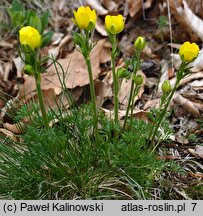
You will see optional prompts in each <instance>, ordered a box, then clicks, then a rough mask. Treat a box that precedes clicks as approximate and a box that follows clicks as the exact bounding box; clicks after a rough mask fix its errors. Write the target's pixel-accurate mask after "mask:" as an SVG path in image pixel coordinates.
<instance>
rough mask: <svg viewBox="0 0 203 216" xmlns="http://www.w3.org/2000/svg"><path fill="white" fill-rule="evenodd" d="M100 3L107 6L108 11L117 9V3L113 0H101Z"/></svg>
mask: <svg viewBox="0 0 203 216" xmlns="http://www.w3.org/2000/svg"><path fill="white" fill-rule="evenodd" d="M101 3H102V5H104V7H105V8H107V9H108V10H109V11H117V8H118V4H116V3H115V2H114V1H109V0H101Z"/></svg>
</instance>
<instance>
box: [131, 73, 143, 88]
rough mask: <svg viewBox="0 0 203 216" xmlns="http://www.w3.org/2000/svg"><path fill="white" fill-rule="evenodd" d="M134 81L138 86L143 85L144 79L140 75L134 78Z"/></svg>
mask: <svg viewBox="0 0 203 216" xmlns="http://www.w3.org/2000/svg"><path fill="white" fill-rule="evenodd" d="M133 80H134V82H135V84H136V85H137V86H138V85H141V84H142V83H143V77H142V76H141V75H139V74H138V75H136V76H133Z"/></svg>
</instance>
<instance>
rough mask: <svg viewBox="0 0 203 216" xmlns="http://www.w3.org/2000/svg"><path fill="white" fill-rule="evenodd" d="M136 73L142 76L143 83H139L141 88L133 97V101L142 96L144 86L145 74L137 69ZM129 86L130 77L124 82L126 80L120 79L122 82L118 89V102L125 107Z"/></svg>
mask: <svg viewBox="0 0 203 216" xmlns="http://www.w3.org/2000/svg"><path fill="white" fill-rule="evenodd" d="M137 74H140V75H141V76H142V77H143V83H142V85H141V88H140V91H139V94H138V95H137V96H136V97H135V102H136V101H137V100H138V99H139V98H140V97H141V96H142V94H143V92H144V86H145V84H146V76H145V74H144V73H143V72H142V71H141V70H139V71H138V72H137ZM130 88H131V79H130V80H128V81H127V82H126V80H123V81H122V84H121V88H120V90H119V96H118V97H119V102H120V103H121V104H122V105H124V106H125V107H127V105H128V97H129V95H130Z"/></svg>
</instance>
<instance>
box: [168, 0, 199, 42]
mask: <svg viewBox="0 0 203 216" xmlns="http://www.w3.org/2000/svg"><path fill="white" fill-rule="evenodd" d="M182 3H183V7H182V5H181V1H177V0H176V1H174V0H170V6H171V9H172V11H173V13H174V15H175V17H176V19H177V20H178V21H179V22H180V23H181V24H182V25H183V26H184V27H186V29H187V30H188V33H189V34H191V35H192V33H193V32H194V33H195V35H197V36H198V37H199V38H200V39H201V40H202V41H203V21H202V19H200V18H199V17H198V16H196V15H195V13H193V12H192V10H191V9H190V8H189V7H188V4H187V2H186V1H184V0H183V1H182ZM194 33H193V35H194Z"/></svg>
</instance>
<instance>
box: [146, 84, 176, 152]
mask: <svg viewBox="0 0 203 216" xmlns="http://www.w3.org/2000/svg"><path fill="white" fill-rule="evenodd" d="M178 83H179V81H178V80H177V81H176V84H175V86H174V88H173V90H172V92H171V93H170V96H169V97H168V99H167V102H166V105H165V107H164V109H163V111H162V113H161V115H160V117H159V120H158V122H157V124H156V127H155V129H154V132H153V135H152V140H151V143H152V146H154V139H155V136H156V133H157V131H158V129H159V126H160V124H161V122H162V120H163V118H164V116H165V114H166V112H167V108H168V106H169V104H170V102H171V99H172V97H173V95H174V93H175V91H176V89H177V86H178ZM152 130H153V128H152ZM149 138H150V137H149ZM156 148H157V145H156V146H154V148H153V150H152V151H154V150H155V149H156Z"/></svg>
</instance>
